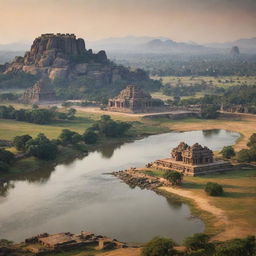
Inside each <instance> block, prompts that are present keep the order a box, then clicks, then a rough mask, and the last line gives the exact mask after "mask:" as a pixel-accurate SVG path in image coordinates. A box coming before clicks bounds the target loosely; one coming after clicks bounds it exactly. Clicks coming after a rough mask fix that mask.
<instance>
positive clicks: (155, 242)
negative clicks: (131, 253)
mask: <svg viewBox="0 0 256 256" xmlns="http://www.w3.org/2000/svg"><path fill="white" fill-rule="evenodd" d="M174 245H175V243H174V242H173V241H172V240H171V239H168V238H163V237H155V238H153V239H152V240H151V241H149V242H148V243H147V244H146V245H145V246H144V247H143V248H142V252H141V255H142V256H172V255H176V253H177V251H176V250H175V249H174V248H173V247H174Z"/></svg>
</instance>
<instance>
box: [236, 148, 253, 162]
mask: <svg viewBox="0 0 256 256" xmlns="http://www.w3.org/2000/svg"><path fill="white" fill-rule="evenodd" d="M236 159H237V161H238V162H251V154H250V150H249V149H241V150H240V151H239V152H238V153H237V155H236Z"/></svg>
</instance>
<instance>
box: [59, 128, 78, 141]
mask: <svg viewBox="0 0 256 256" xmlns="http://www.w3.org/2000/svg"><path fill="white" fill-rule="evenodd" d="M59 140H60V141H61V143H63V144H76V143H78V142H79V141H81V140H82V136H81V135H80V134H78V133H77V132H74V131H70V130H68V129H64V130H62V131H61V134H60V135H59Z"/></svg>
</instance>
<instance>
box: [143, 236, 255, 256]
mask: <svg viewBox="0 0 256 256" xmlns="http://www.w3.org/2000/svg"><path fill="white" fill-rule="evenodd" d="M183 245H184V247H183V248H181V250H177V246H178V245H177V244H176V243H175V242H174V241H173V240H172V239H169V238H163V237H156V238H154V239H152V240H151V241H150V242H148V243H146V244H145V246H144V247H143V248H142V252H141V256H156V255H159V256H255V255H256V241H255V236H248V237H247V238H243V239H239V238H237V239H232V240H228V241H224V242H211V241H210V236H208V235H206V234H203V233H197V234H194V235H193V236H190V237H188V238H186V239H185V241H184V242H183Z"/></svg>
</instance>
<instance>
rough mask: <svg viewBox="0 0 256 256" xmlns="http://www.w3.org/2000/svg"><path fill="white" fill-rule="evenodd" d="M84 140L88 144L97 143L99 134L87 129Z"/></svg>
mask: <svg viewBox="0 0 256 256" xmlns="http://www.w3.org/2000/svg"><path fill="white" fill-rule="evenodd" d="M83 140H84V142H85V143H86V144H95V143H96V142H97V140H98V135H97V133H96V132H94V131H91V130H86V131H85V133H84V134H83Z"/></svg>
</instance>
